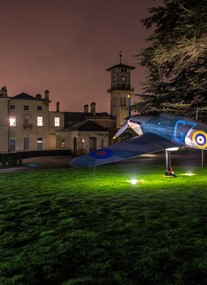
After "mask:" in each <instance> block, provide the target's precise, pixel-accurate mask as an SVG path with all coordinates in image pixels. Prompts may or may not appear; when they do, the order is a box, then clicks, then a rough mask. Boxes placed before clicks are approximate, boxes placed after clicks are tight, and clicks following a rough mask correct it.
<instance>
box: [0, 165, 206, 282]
mask: <svg viewBox="0 0 207 285" xmlns="http://www.w3.org/2000/svg"><path fill="white" fill-rule="evenodd" d="M135 167H136V166H131V165H124V164H123V165H114V166H112V165H110V166H103V167H99V168H96V170H95V172H94V170H93V169H73V168H69V169H58V170H47V171H46V170H45V171H39V170H35V171H27V172H24V173H8V174H1V175H0V185H1V186H0V256H1V260H0V284H1V285H12V284H15V285H23V284H25V285H26V284H27V285H28V284H31V285H37V284H38V285H40V284H41V285H43V284H44V285H59V284H61V285H82V284H84V285H87V284H89V285H90V284H93V285H102V284H103V285H110V284H120V285H125V284H126V285H131V284H133V285H135V284H138V285H139V284H150V285H153V284H161V285H165V284H178V285H182V284H188V285H190V284H196V285H198V284H207V223H206V221H207V206H206V205H207V183H206V174H207V169H206V168H202V169H201V168H197V169H194V173H195V174H196V175H195V176H191V177H188V176H183V175H181V174H183V173H184V172H185V169H181V168H177V169H176V174H177V175H178V177H177V178H165V177H164V176H163V173H164V170H163V165H155V166H150V167H149V166H148V167H142V169H141V170H140V169H139V168H138V167H139V166H137V170H136V169H135ZM131 178H136V179H141V182H140V183H139V184H137V185H131V184H130V183H129V180H130V179H131Z"/></svg>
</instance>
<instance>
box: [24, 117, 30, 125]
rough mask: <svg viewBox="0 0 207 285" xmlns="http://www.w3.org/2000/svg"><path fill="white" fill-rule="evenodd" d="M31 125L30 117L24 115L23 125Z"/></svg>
mask: <svg viewBox="0 0 207 285" xmlns="http://www.w3.org/2000/svg"><path fill="white" fill-rule="evenodd" d="M30 123H31V115H24V125H25V126H29V125H30Z"/></svg>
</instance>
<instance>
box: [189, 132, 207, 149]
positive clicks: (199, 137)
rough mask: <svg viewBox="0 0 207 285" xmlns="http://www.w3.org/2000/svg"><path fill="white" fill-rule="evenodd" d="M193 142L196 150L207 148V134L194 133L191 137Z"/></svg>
mask: <svg viewBox="0 0 207 285" xmlns="http://www.w3.org/2000/svg"><path fill="white" fill-rule="evenodd" d="M192 139H193V142H194V143H195V145H196V146H197V147H198V148H206V147H207V133H206V132H204V131H196V132H195V133H194V134H193V136H192Z"/></svg>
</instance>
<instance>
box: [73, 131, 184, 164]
mask: <svg viewBox="0 0 207 285" xmlns="http://www.w3.org/2000/svg"><path fill="white" fill-rule="evenodd" d="M177 146H179V145H177V144H175V143H173V142H171V141H168V140H166V139H164V138H162V137H160V136H159V135H156V134H152V133H145V134H143V135H141V136H139V137H134V138H132V139H129V140H126V141H122V142H120V143H117V144H113V145H111V146H109V147H107V148H102V149H98V150H96V151H93V152H91V153H89V154H85V155H81V156H79V157H76V158H74V159H72V160H71V161H70V165H71V166H73V167H94V166H98V165H102V164H108V163H112V162H117V161H121V160H125V159H128V158H132V157H135V156H139V155H142V154H146V153H153V152H158V151H161V150H164V149H166V148H170V147H177Z"/></svg>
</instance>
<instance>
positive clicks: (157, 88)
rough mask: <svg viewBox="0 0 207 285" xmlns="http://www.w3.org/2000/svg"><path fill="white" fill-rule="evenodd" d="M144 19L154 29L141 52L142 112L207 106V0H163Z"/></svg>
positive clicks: (147, 26)
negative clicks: (143, 69) (143, 82)
mask: <svg viewBox="0 0 207 285" xmlns="http://www.w3.org/2000/svg"><path fill="white" fill-rule="evenodd" d="M149 13H150V16H149V17H148V18H146V19H144V20H143V21H142V23H143V25H144V26H145V27H146V28H147V29H150V28H152V29H153V32H152V34H151V36H150V37H149V38H148V41H149V43H150V44H149V46H148V47H147V48H146V49H143V50H142V51H141V52H140V54H139V57H140V60H141V61H140V64H141V66H143V67H144V68H145V69H146V70H147V72H148V76H147V78H146V84H145V87H144V89H145V93H148V94H152V95H153V96H144V99H143V102H142V103H140V104H138V105H137V109H138V110H139V111H140V112H141V113H155V112H160V111H163V110H172V107H173V109H174V110H176V111H179V110H180V111H181V112H183V111H184V112H185V113H192V110H193V112H194V113H195V108H196V107H199V108H201V109H202V108H206V106H207V0H196V1H195V0H163V6H158V7H153V8H150V9H149Z"/></svg>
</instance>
